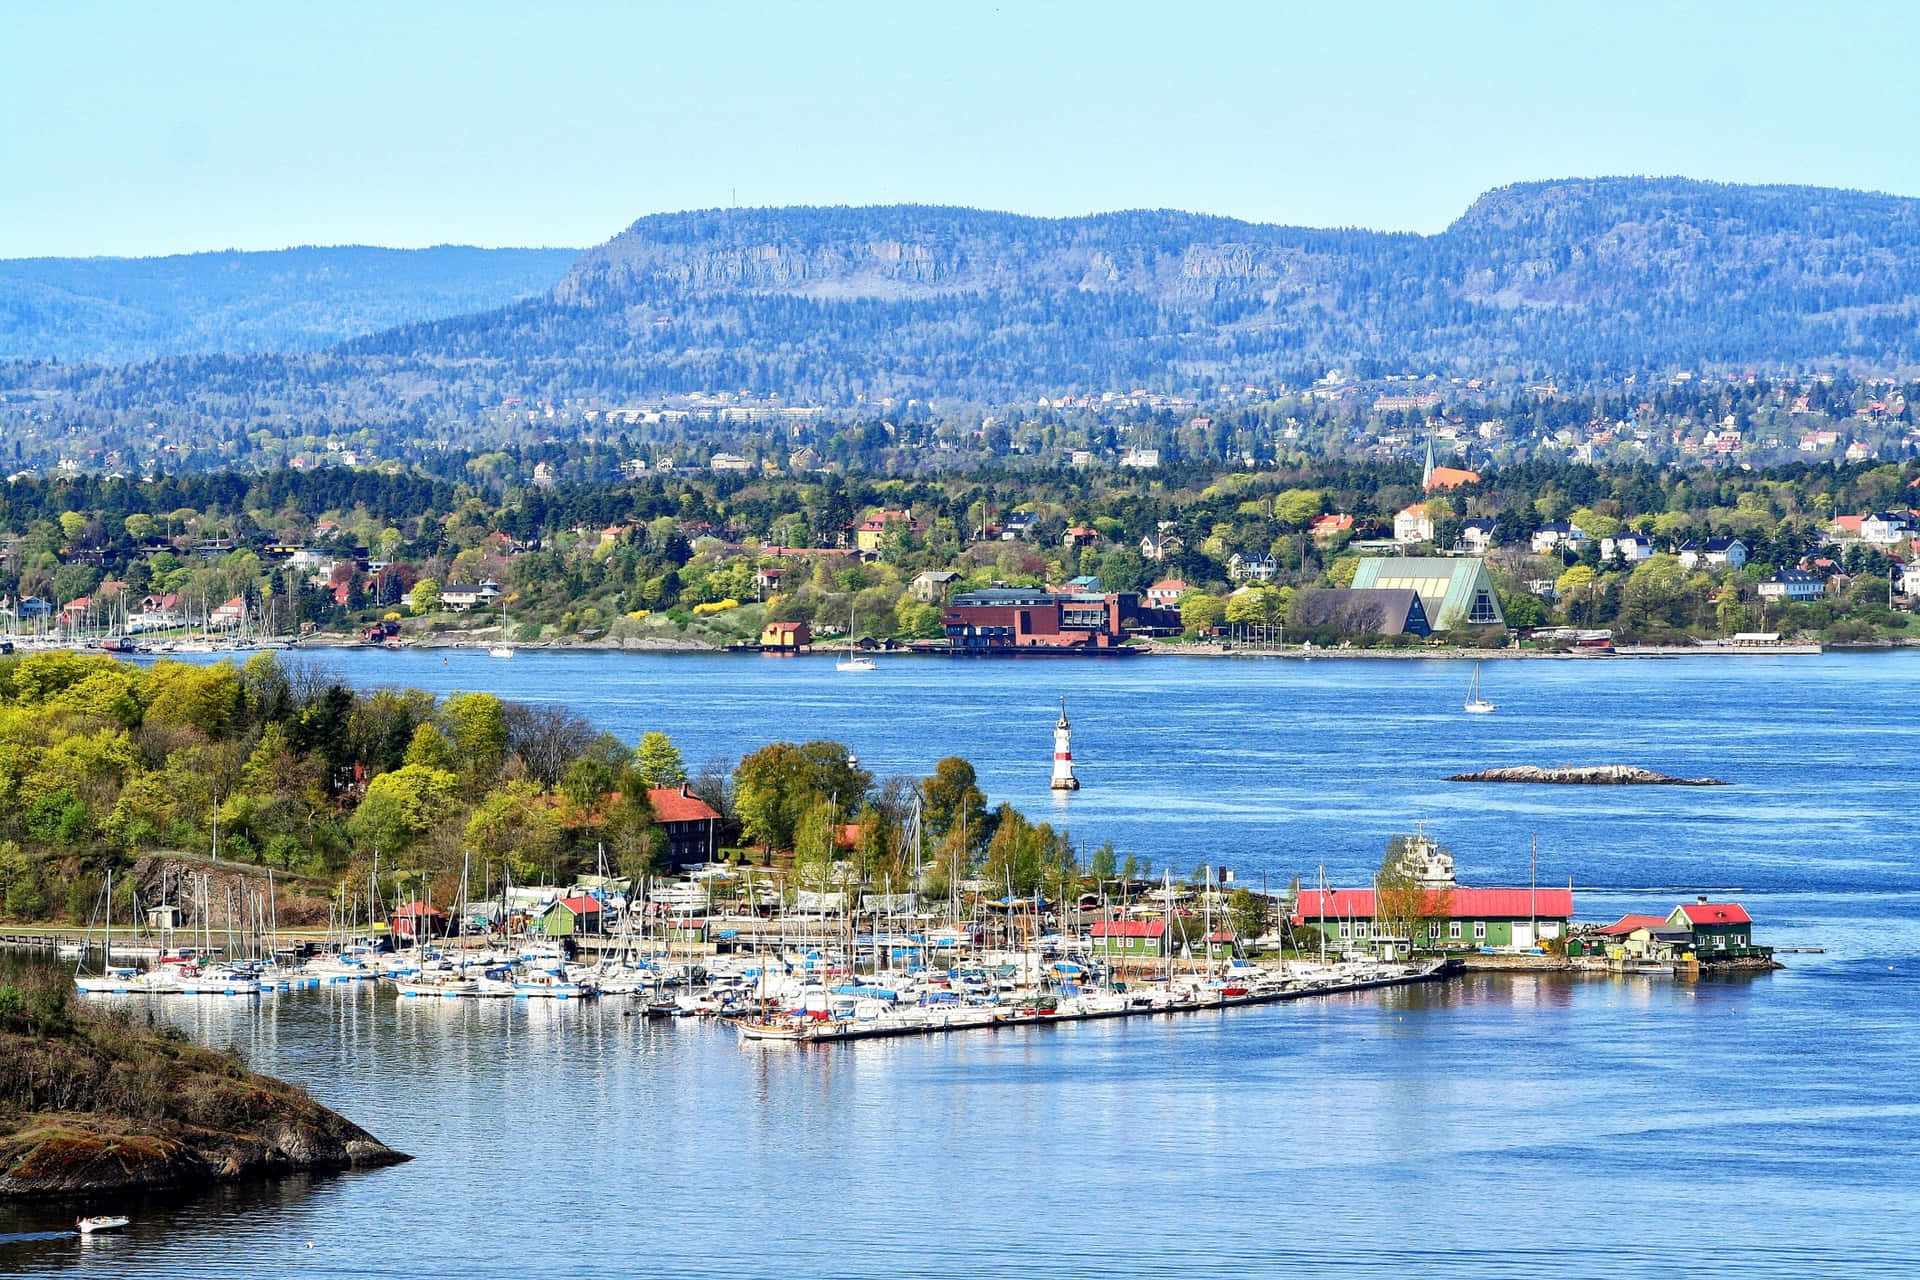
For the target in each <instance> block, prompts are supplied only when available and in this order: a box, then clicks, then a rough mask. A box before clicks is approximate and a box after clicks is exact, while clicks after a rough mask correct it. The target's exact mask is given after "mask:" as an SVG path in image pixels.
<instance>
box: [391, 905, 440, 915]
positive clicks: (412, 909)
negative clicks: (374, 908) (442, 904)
mask: <svg viewBox="0 0 1920 1280" xmlns="http://www.w3.org/2000/svg"><path fill="white" fill-rule="evenodd" d="M442 914H444V913H443V912H441V911H439V910H438V909H436V908H434V907H430V906H428V905H427V904H426V903H424V902H409V903H408V904H407V905H406V906H404V907H395V908H394V909H393V916H394V918H395V919H398V918H399V917H401V916H437V915H442Z"/></svg>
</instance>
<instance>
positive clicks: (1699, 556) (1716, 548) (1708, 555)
mask: <svg viewBox="0 0 1920 1280" xmlns="http://www.w3.org/2000/svg"><path fill="white" fill-rule="evenodd" d="M1746 562H1747V544H1746V543H1744V542H1742V541H1740V539H1738V538H1708V539H1707V540H1706V541H1705V542H1689V543H1687V544H1685V545H1684V546H1682V547H1681V548H1680V567H1681V568H1682V569H1697V568H1699V567H1700V566H1701V565H1703V564H1704V565H1707V566H1708V567H1710V568H1715V569H1722V568H1724V569H1738V568H1740V567H1741V566H1742V565H1744V564H1746Z"/></svg>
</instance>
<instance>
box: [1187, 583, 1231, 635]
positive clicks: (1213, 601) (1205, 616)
mask: <svg viewBox="0 0 1920 1280" xmlns="http://www.w3.org/2000/svg"><path fill="white" fill-rule="evenodd" d="M1226 613H1227V606H1226V602H1225V601H1223V600H1221V599H1220V597H1218V596H1210V595H1208V594H1207V593H1206V592H1204V591H1189V592H1187V594H1186V595H1184V596H1181V597H1180V625H1181V626H1182V627H1183V628H1185V629H1186V632H1187V634H1188V635H1190V636H1195V635H1203V634H1205V633H1206V632H1208V631H1211V630H1212V629H1213V628H1214V627H1217V626H1219V625H1220V622H1221V620H1222V619H1223V618H1225V617H1226Z"/></svg>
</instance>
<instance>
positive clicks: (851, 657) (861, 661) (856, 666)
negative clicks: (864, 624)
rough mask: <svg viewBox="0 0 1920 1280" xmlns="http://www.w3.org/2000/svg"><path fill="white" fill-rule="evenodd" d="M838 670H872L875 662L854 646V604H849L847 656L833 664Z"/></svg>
mask: <svg viewBox="0 0 1920 1280" xmlns="http://www.w3.org/2000/svg"><path fill="white" fill-rule="evenodd" d="M833 666H834V669H835V670H836V671H872V670H875V669H876V668H875V664H874V661H873V659H872V658H869V657H868V656H867V655H866V654H864V653H860V652H858V651H857V650H855V649H854V647H853V606H852V605H848V606H847V656H846V657H844V658H842V659H840V661H838V662H836V663H834V664H833Z"/></svg>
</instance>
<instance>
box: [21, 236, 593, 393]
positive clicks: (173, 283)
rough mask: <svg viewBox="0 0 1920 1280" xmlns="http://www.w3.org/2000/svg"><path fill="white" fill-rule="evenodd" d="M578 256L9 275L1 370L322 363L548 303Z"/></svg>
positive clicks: (419, 256) (361, 249) (557, 252)
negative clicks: (225, 359) (20, 361)
mask: <svg viewBox="0 0 1920 1280" xmlns="http://www.w3.org/2000/svg"><path fill="white" fill-rule="evenodd" d="M578 256H579V250H577V249H474V248H468V247H465V246H460V245H441V246H439V247H436V248H432V249H376V248H369V247H366V246H363V245H345V246H340V247H335V248H325V249H317V248H303V249H280V250H275V251H272V252H267V253H243V252H237V251H229V252H225V253H190V254H176V255H174V256H171V257H162V258H13V259H8V260H4V261H0V357H8V356H12V357H26V358H35V357H38V358H42V359H46V358H51V359H57V360H91V361H98V362H102V363H110V364H119V363H125V362H128V361H135V360H151V359H154V358H156V357H160V356H177V355H192V354H204V353H215V352H227V353H245V352H253V351H282V352H303V351H318V350H321V349H323V348H325V347H330V346H332V345H334V344H335V343H337V342H340V341H342V340H344V339H347V338H351V337H356V336H358V335H361V334H366V333H375V332H378V331H379V330H382V329H387V328H391V327H393V326H394V325H399V324H406V323H407V322H409V321H413V320H426V319H434V318H438V317H441V316H450V315H461V314H464V313H468V312H477V311H489V310H492V309H493V308H495V307H499V306H503V305H505V304H506V303H509V302H512V301H514V300H516V299H519V298H524V297H527V296H529V295H531V294H539V293H545V292H547V291H548V290H549V289H551V288H553V286H554V284H555V283H556V282H557V281H559V279H560V278H561V276H562V275H564V274H565V272H566V270H567V267H568V266H569V265H570V264H571V263H572V262H573V260H574V259H575V258H576V257H578Z"/></svg>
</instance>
